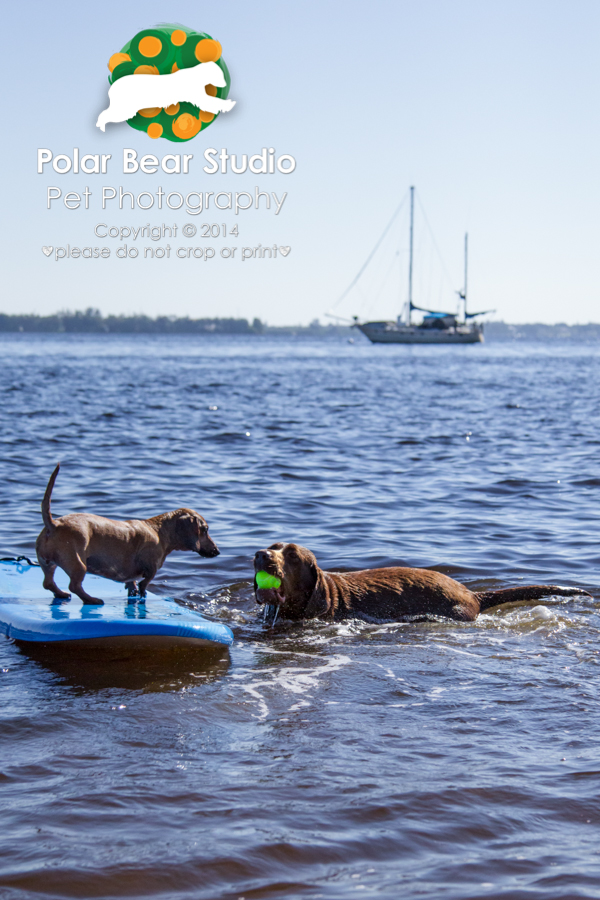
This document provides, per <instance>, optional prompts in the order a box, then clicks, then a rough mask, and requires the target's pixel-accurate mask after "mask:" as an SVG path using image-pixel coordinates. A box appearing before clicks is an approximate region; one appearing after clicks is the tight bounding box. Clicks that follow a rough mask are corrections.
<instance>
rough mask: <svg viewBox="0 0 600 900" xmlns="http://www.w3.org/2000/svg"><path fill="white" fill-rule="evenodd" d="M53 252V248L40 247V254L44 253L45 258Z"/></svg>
mask: <svg viewBox="0 0 600 900" xmlns="http://www.w3.org/2000/svg"><path fill="white" fill-rule="evenodd" d="M53 250H54V247H42V253H44V254H45V255H46V256H50V254H51V253H52V251H53Z"/></svg>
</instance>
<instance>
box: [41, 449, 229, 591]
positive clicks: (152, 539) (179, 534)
mask: <svg viewBox="0 0 600 900" xmlns="http://www.w3.org/2000/svg"><path fill="white" fill-rule="evenodd" d="M59 469H60V466H57V467H56V468H55V470H54V472H53V473H52V475H51V476H50V480H49V482H48V486H47V488H46V493H45V494H44V499H43V501H42V519H43V522H44V528H43V530H42V532H41V533H40V535H39V537H38V539H37V542H36V551H37V557H38V562H39V564H40V566H41V567H42V571H43V573H44V587H45V588H46V590H48V591H52V593H53V594H54V596H55V597H60V598H65V599H66V598H67V597H70V594H68V593H67V592H66V591H61V589H60V588H59V587H58V586H57V585H56V583H55V581H54V573H55V571H56V567H57V566H60V568H61V569H64V571H65V572H66V573H67V575H68V576H69V578H70V583H69V590H70V591H72V592H73V593H74V594H76V595H77V596H78V597H80V598H81V600H83V602H84V603H96V604H101V603H102V600H99V599H97V598H95V597H92V596H90V595H89V594H88V593H87V592H86V591H85V590H84V588H83V579H84V578H85V575H86V573H87V572H90V573H91V574H92V575H102V576H103V577H104V578H110V579H112V580H113V581H120V582H121V583H123V584H126V585H127V587H128V588H129V592H130V594H132V595H134V596H135V595H138V594H139V595H140V596H142V597H143V596H145V593H146V588H147V586H148V584H149V583H150V582H151V581H152V579H153V578H154V576H155V575H156V573H157V572H158V570H159V569H160V567H161V566H162V564H163V563H164V561H165V559H166V557H167V556H168V555H169V553H172V552H173V550H190V551H192V552H195V553H198V554H199V555H200V556H207V557H213V556H218V555H219V550H218V548H217V545H216V544H215V543H214V541H212V540H211V538H210V537H209V536H208V525H207V524H206V521H205V520H204V519H203V518H202V516H200V515H198V513H197V512H195V511H194V510H193V509H176V510H173V511H172V512H167V513H163V514H162V515H159V516H153V517H152V518H151V519H129V520H127V521H125V522H120V521H117V520H114V519H105V518H104V517H103V516H96V515H93V514H92V513H71V514H70V515H66V516H61V517H60V518H57V519H53V518H52V513H51V511H50V498H51V495H52V488H53V487H54V482H55V481H56V476H57V475H58V472H59ZM138 582H139V586H138Z"/></svg>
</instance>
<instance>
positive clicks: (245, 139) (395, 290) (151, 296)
mask: <svg viewBox="0 0 600 900" xmlns="http://www.w3.org/2000/svg"><path fill="white" fill-rule="evenodd" d="M164 21H172V22H173V21H178V22H181V23H183V24H185V25H188V26H190V27H194V28H196V29H198V30H203V31H206V32H209V33H210V34H212V35H213V36H214V37H216V38H217V39H218V40H219V41H220V42H221V43H222V45H223V56H224V58H225V60H226V61H227V64H228V66H229V68H230V70H231V74H232V88H231V94H230V96H231V97H232V98H233V99H235V100H237V106H236V107H235V109H234V110H233V111H232V112H231V113H229V114H227V115H222V116H220V117H219V119H218V120H217V122H216V123H214V124H213V125H212V126H211V127H210V128H209V129H207V130H206V132H203V133H202V134H201V135H199V136H198V137H197V138H196V139H195V140H193V141H192V142H190V143H189V144H171V143H169V142H168V141H164V140H159V141H151V140H150V139H149V138H148V137H147V136H145V135H142V134H140V133H139V132H136V131H134V130H133V129H131V128H129V126H127V125H126V124H122V125H109V126H107V131H106V134H104V135H103V134H102V133H101V132H100V131H99V130H98V129H97V128H95V120H96V117H97V115H98V113H99V111H100V110H101V109H103V108H104V107H105V106H106V90H107V86H108V85H107V81H106V78H107V74H108V70H107V68H106V63H107V60H108V58H109V57H110V55H111V54H112V53H113V52H115V51H117V50H119V49H120V47H121V46H122V45H123V44H124V43H125V42H126V41H127V40H128V39H129V38H130V37H132V36H133V35H134V34H135V33H136V32H137V31H139V30H141V29H142V28H145V27H151V26H152V25H154V24H156V23H158V22H164ZM599 24H600V4H599V3H598V2H597V0H572V2H566V0H561V2H556V0H477V2H475V0H386V2H383V0H372V2H370V3H364V2H354V0H343V2H332V0H320V2H318V3H317V2H312V0H308V2H302V3H297V4H284V3H281V2H272V0H263V2H262V3H260V4H249V3H247V2H238V0H229V2H228V3H221V4H215V3H210V4H209V3H197V2H194V3H192V2H171V3H158V2H154V0H149V2H144V3H141V2H139V3H138V2H129V3H116V2H114V0H107V2H105V3H103V4H101V5H97V4H81V3H77V4H76V3H74V2H69V0H66V2H61V3H60V4H58V5H53V4H45V5H44V4H40V3H37V2H36V3H27V2H25V3H23V4H20V5H17V4H13V5H12V6H11V8H10V10H9V11H8V15H6V13H5V20H4V25H5V28H4V34H5V37H6V41H5V43H6V49H5V69H4V71H5V77H8V78H9V79H10V80H9V81H8V84H9V85H10V99H9V101H8V102H7V103H5V114H4V115H5V128H6V129H7V131H8V134H7V136H6V138H5V141H4V145H3V150H4V153H3V162H2V175H3V177H2V185H3V192H4V203H3V209H4V217H3V239H2V245H3V282H4V291H3V296H4V300H3V303H2V307H1V308H2V310H3V311H7V312H17V311H18V312H34V311H35V312H39V313H49V312H53V311H56V310H58V309H61V308H70V309H82V308H85V307H87V306H96V307H99V308H100V309H101V310H102V311H103V312H105V313H107V312H124V313H129V312H146V313H148V314H151V315H156V314H160V313H168V314H178V315H186V314H189V315H192V316H194V317H200V316H212V315H220V316H225V315H239V316H245V317H249V318H252V317H254V316H260V317H261V318H263V319H265V320H267V321H269V322H270V323H274V324H278V323H293V322H308V321H310V320H312V319H313V318H315V317H322V316H323V313H324V312H325V311H326V310H328V309H329V308H331V306H332V305H333V303H334V302H335V300H336V299H337V298H338V297H339V295H340V294H341V293H342V291H343V290H344V288H345V287H346V286H347V285H348V284H349V282H350V281H351V280H352V278H353V276H354V275H355V274H356V272H357V271H358V269H359V267H360V265H361V264H362V262H363V261H364V259H365V258H366V256H367V254H368V253H369V251H370V249H371V248H372V246H373V244H374V243H375V241H376V240H377V238H378V236H379V234H380V233H381V232H382V230H383V228H384V226H385V224H386V223H387V221H388V220H389V218H390V216H391V214H392V212H393V210H394V209H395V208H396V206H397V205H398V203H399V202H400V200H401V198H402V197H403V195H404V194H405V192H406V190H407V188H408V186H409V185H410V184H415V185H416V186H417V190H418V192H419V196H420V199H421V202H422V204H423V206H424V209H425V211H426V213H427V218H428V221H429V223H430V224H431V227H432V229H433V232H434V234H435V237H436V241H437V245H438V246H439V249H440V252H441V255H442V257H443V258H444V260H445V264H446V267H447V270H448V274H447V276H446V275H445V273H444V277H443V279H442V276H441V275H440V272H441V268H440V264H439V262H438V261H437V257H436V255H435V254H434V253H433V252H432V251H431V247H430V248H429V250H427V248H426V242H425V231H424V228H425V226H424V220H423V219H422V218H421V219H419V216H420V208H418V209H417V214H418V227H417V238H418V249H419V254H418V260H417V262H418V272H417V276H416V290H417V294H416V296H415V300H416V302H419V300H421V301H427V302H433V301H434V300H435V302H436V304H438V300H439V303H441V304H443V306H444V307H445V308H452V307H453V305H454V295H453V293H452V292H453V290H454V289H455V288H460V287H461V286H462V244H463V236H464V232H465V231H467V230H468V231H469V236H470V237H469V240H470V263H471V265H470V273H469V277H470V283H469V287H470V295H471V303H472V308H495V309H496V310H497V314H496V317H497V318H503V319H504V320H505V321H511V322H526V321H545V322H556V321H567V322H587V321H598V320H599V319H600V309H599V304H598V300H599V299H600V226H599V221H600V216H599V212H600V181H599V178H598V147H599V140H598V138H599V127H598V96H599V90H598V89H599V78H598V46H599V42H598V38H599V36H600V35H599ZM19 36H20V37H21V38H23V40H19V41H18V40H17V38H18V37H19ZM23 41H25V43H24V42H23ZM207 146H213V147H216V148H219V149H220V148H221V147H226V148H227V149H228V150H229V151H230V152H233V153H238V154H241V153H248V154H252V153H257V152H259V151H260V150H261V148H262V147H275V148H276V150H277V153H287V154H292V155H293V156H294V157H295V158H296V160H297V169H296V171H295V172H294V173H293V174H292V175H289V176H275V177H274V176H257V175H227V176H225V175H217V176H207V175H205V174H204V173H203V172H202V165H203V161H202V154H203V152H204V149H205V148H206V147H207ZM38 147H48V148H50V149H52V150H53V151H54V153H56V154H58V153H67V154H71V152H72V148H73V147H79V148H80V150H81V152H82V153H83V152H85V153H112V154H113V161H112V162H111V166H112V168H111V169H110V170H109V175H108V176H84V175H78V176H76V175H68V176H60V177H59V176H56V175H54V174H52V173H50V174H48V175H37V174H36V150H37V148H38ZM123 147H132V148H135V149H137V150H138V151H139V152H140V154H141V153H142V152H144V153H156V154H158V155H159V156H161V155H163V154H166V153H172V152H181V153H183V152H191V153H194V163H193V166H194V168H193V172H191V173H190V175H188V176H181V177H179V176H168V177H167V176H164V175H159V174H157V175H140V176H124V175H123V174H122V173H121V166H120V157H121V153H122V148H123ZM49 184H57V185H58V186H60V187H61V188H62V189H63V191H67V190H74V191H81V190H83V188H84V186H85V185H86V184H89V186H90V188H91V189H92V191H94V190H95V192H96V195H95V197H94V198H93V200H92V207H93V208H91V209H90V210H89V211H88V212H86V211H85V210H81V209H80V210H77V211H70V212H67V211H65V210H64V209H59V208H57V209H55V210H52V211H50V212H48V211H47V210H46V208H45V205H46V204H45V193H46V187H47V185H49ZM104 184H111V185H114V186H118V185H123V186H124V187H127V188H129V189H131V190H133V191H134V192H139V191H141V190H142V189H143V190H150V191H153V190H156V188H157V187H158V186H159V185H161V186H162V187H163V188H164V189H165V190H166V189H170V190H179V191H183V192H184V193H187V192H188V191H190V190H201V191H216V190H225V191H228V190H231V191H236V190H238V191H240V190H253V189H254V187H255V186H256V185H259V186H260V187H261V189H263V190H274V191H275V192H277V193H281V192H282V191H284V190H287V191H288V198H287V200H286V203H285V205H284V207H283V209H282V212H281V213H280V215H279V216H278V217H274V216H273V215H269V214H266V213H264V212H258V213H257V212H248V213H245V214H242V215H240V216H238V217H237V219H238V223H239V226H240V237H239V238H238V239H237V243H238V245H239V246H240V247H241V246H246V245H247V246H254V245H256V244H258V243H262V244H263V245H270V244H273V243H276V244H278V245H289V246H291V247H292V251H291V253H290V255H289V256H288V257H287V258H286V259H277V260H273V261H271V260H268V259H266V260H251V261H248V262H246V263H243V264H242V263H241V262H237V261H234V262H232V261H227V260H222V259H219V258H217V259H215V260H211V261H209V262H204V261H197V260H189V261H188V260H176V259H170V260H166V259H165V260H145V261H142V260H139V259H138V260H137V261H136V260H127V261H123V260H117V259H115V258H114V250H115V249H116V246H117V242H115V241H112V242H110V243H109V242H108V241H99V240H98V239H97V238H95V237H94V235H93V227H94V225H95V224H96V223H97V222H107V223H108V224H114V225H130V224H133V225H140V224H145V223H146V222H147V221H150V222H151V223H161V222H163V221H164V222H166V223H170V222H171V221H176V222H177V223H178V224H179V225H180V226H181V225H183V224H185V223H186V222H187V221H193V222H195V223H196V224H198V225H199V224H201V222H203V221H207V222H213V221H217V222H220V221H226V222H227V223H228V224H229V225H230V226H231V225H232V224H234V222H235V217H234V216H233V215H232V214H231V213H229V214H227V215H225V214H222V213H221V214H219V215H218V216H214V215H211V216H206V217H205V216H200V217H197V218H195V219H191V218H190V217H189V216H186V215H185V214H183V213H168V212H165V213H163V214H161V213H159V212H158V211H154V212H152V213H149V214H144V213H141V212H136V213H131V212H120V213H119V212H118V211H115V212H111V213H110V214H108V213H104V214H102V212H101V210H100V208H99V206H97V205H95V204H94V200H95V201H97V200H98V192H99V190H100V187H101V186H102V185H104ZM403 216H404V212H403V213H402V215H401V217H400V218H399V222H398V228H397V229H396V230H395V231H394V232H393V233H392V234H391V235H390V241H388V242H387V249H386V247H383V248H382V255H381V259H380V260H379V261H377V259H376V260H375V261H374V268H373V271H372V272H368V273H367V275H366V276H365V279H364V285H363V286H362V291H355V292H354V293H353V294H352V295H350V296H349V297H348V298H347V300H345V301H344V302H343V303H342V304H340V305H339V307H338V310H339V312H340V314H342V315H349V314H352V313H354V312H359V313H361V312H362V313H364V314H366V313H369V314H370V315H371V316H376V317H378V318H379V317H384V316H393V315H396V314H397V312H398V311H399V306H400V302H401V300H402V298H403V294H404V293H405V263H406V219H405V218H403ZM419 223H420V224H419ZM419 229H420V231H419ZM421 238H422V240H423V242H424V243H423V249H422V252H421V249H420V248H421V243H419V242H420V241H421ZM66 243H70V244H71V245H72V246H73V245H77V246H86V245H92V246H104V245H108V246H110V247H111V248H112V250H113V258H111V259H110V260H89V261H86V260H81V259H79V260H68V261H67V260H63V261H59V262H55V261H54V259H53V258H49V259H47V258H46V257H45V256H44V255H43V253H42V251H41V247H42V245H52V246H61V245H66ZM145 243H146V244H148V243H150V242H148V241H146V242H145ZM199 243H205V242H200V241H198V240H196V241H192V242H191V244H192V245H197V244H199ZM231 243H232V244H233V240H232V241H231ZM188 244H190V242H189V241H185V240H184V241H181V240H178V241H174V242H173V246H174V247H175V246H180V245H184V246H187V245H188ZM216 244H217V246H221V245H222V242H216ZM394 248H397V249H398V250H399V252H400V255H399V256H398V257H397V258H396V262H394V257H393V253H394V252H395V249H394ZM386 252H387V253H388V256H385V253H386ZM436 267H437V269H436ZM388 270H389V273H390V274H389V277H388V280H387V282H386V283H385V285H383V287H381V283H382V282H383V279H384V276H385V275H386V272H387V271H388ZM436 273H437V274H436ZM438 275H439V277H440V279H442V280H440V285H441V286H434V287H432V286H431V284H433V282H435V283H436V284H437V282H436V281H435V280H436V279H437V278H438ZM400 277H401V278H402V281H401V282H400V281H399V279H400ZM378 279H379V281H378ZM378 285H380V288H381V289H380V288H379V287H377V286H378ZM427 285H429V287H427V288H426V286H427ZM376 289H377V290H380V292H379V294H377V293H373V292H374V290H376ZM419 292H420V293H419Z"/></svg>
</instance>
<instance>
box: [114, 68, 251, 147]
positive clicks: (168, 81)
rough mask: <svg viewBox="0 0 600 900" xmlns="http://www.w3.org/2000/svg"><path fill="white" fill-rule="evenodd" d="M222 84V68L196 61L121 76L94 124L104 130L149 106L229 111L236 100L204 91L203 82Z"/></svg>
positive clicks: (214, 111) (212, 111)
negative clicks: (187, 65) (180, 66)
mask: <svg viewBox="0 0 600 900" xmlns="http://www.w3.org/2000/svg"><path fill="white" fill-rule="evenodd" d="M207 84H212V85H214V86H215V87H217V88H222V87H225V84H226V82H225V76H224V74H223V70H222V69H221V67H220V66H218V65H217V64H216V63H215V62H206V63H199V64H198V65H197V66H192V67H191V68H190V69H179V70H178V71H177V72H173V73H172V74H170V75H124V76H123V77H122V78H119V79H118V80H117V81H115V83H114V84H113V85H111V86H110V88H109V89H108V99H109V101H110V102H109V105H108V109H104V110H102V112H101V113H100V115H99V116H98V121H97V122H96V125H97V126H98V128H99V129H100V130H101V131H105V130H106V125H107V123H108V122H125V121H126V120H127V119H131V118H132V117H133V116H135V114H136V113H137V111H138V110H140V109H148V108H149V107H156V106H159V107H166V106H173V105H174V104H176V103H186V102H187V103H193V104H194V106H198V107H199V108H200V109H202V110H204V112H209V113H215V114H216V113H220V112H229V110H230V109H233V107H234V106H235V100H219V98H218V97H211V96H210V95H209V94H207V93H206V90H205V88H206V85H207Z"/></svg>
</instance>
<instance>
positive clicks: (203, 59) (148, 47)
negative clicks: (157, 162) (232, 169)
mask: <svg viewBox="0 0 600 900" xmlns="http://www.w3.org/2000/svg"><path fill="white" fill-rule="evenodd" d="M221 54H222V47H221V44H220V43H219V41H217V40H214V39H213V38H212V37H211V36H210V35H208V34H205V33H202V32H199V31H193V30H192V29H189V28H184V27H183V26H182V27H174V26H172V25H171V26H168V25H159V26H156V27H154V28H150V29H147V30H144V31H141V32H138V34H136V35H135V36H134V37H133V38H132V39H131V40H130V41H129V42H128V43H127V44H125V46H124V47H122V48H121V50H120V51H119V52H118V53H113V55H112V56H111V57H110V59H109V61H108V68H109V71H110V77H109V82H110V84H114V83H115V82H116V81H117V80H118V79H120V78H123V77H126V76H129V75H167V74H170V73H175V72H178V71H180V70H182V69H186V68H189V67H194V66H197V65H198V64H200V63H207V62H217V63H218V65H219V66H220V68H221V70H222V71H223V74H224V76H225V81H226V87H224V88H219V89H218V88H217V87H216V86H215V85H207V86H206V88H205V90H206V93H207V94H208V95H209V96H211V97H227V94H228V92H229V85H230V79H229V73H228V71H227V66H226V65H225V63H224V61H223V60H222V59H221ZM175 83H177V82H175ZM215 118H217V116H216V115H215V114H214V113H210V112H207V111H205V110H200V109H199V108H198V106H196V105H194V104H193V103H192V102H191V100H190V99H189V98H181V100H180V101H179V102H176V103H172V104H171V105H170V106H167V107H165V108H164V109H163V108H161V107H158V106H153V107H147V108H145V109H140V110H138V112H137V113H136V115H135V116H133V117H132V118H130V119H128V124H129V125H130V126H131V127H132V128H136V129H137V130H138V131H145V132H146V133H147V134H148V136H149V137H151V138H152V139H153V140H156V139H158V138H160V137H162V138H166V139H168V140H170V141H189V140H191V139H192V138H193V137H195V136H196V135H197V134H198V133H199V132H200V131H201V130H202V129H204V128H207V127H208V126H209V125H210V123H211V122H212V121H213V120H214V119H215Z"/></svg>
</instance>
